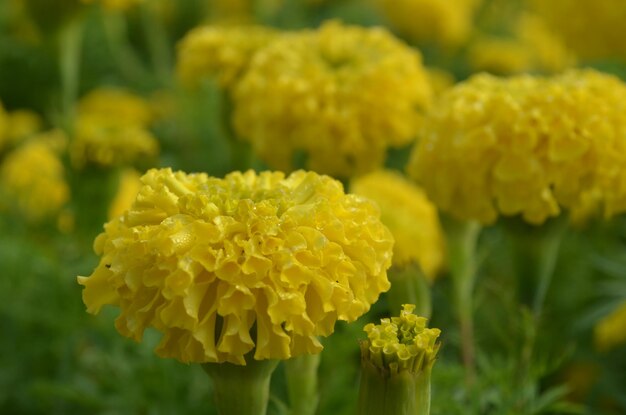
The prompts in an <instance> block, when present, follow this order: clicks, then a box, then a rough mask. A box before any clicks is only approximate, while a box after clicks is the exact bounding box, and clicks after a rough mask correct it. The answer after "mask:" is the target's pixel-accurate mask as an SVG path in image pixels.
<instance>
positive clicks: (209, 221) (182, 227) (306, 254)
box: [78, 169, 393, 364]
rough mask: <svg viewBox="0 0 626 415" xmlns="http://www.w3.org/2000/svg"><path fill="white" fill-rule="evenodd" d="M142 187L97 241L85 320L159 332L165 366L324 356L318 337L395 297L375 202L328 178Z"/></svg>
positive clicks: (156, 175) (182, 181)
mask: <svg viewBox="0 0 626 415" xmlns="http://www.w3.org/2000/svg"><path fill="white" fill-rule="evenodd" d="M141 182H142V187H141V189H140V191H139V194H138V196H137V199H136V200H135V203H134V204H133V206H132V207H131V209H130V210H128V211H127V212H126V213H125V214H124V215H122V216H120V217H118V218H115V219H113V220H112V221H110V222H109V223H107V224H106V225H105V231H104V233H102V234H101V235H100V236H98V237H97V238H96V241H95V243H94V248H95V251H96V253H98V254H99V255H101V256H102V258H101V261H100V264H99V265H98V267H97V268H96V270H95V271H94V272H93V274H92V275H91V276H89V277H79V278H78V281H79V283H80V284H82V285H84V286H85V289H84V291H83V300H84V302H85V304H86V305H87V311H89V312H91V313H97V312H98V311H99V310H100V308H101V307H102V306H103V305H105V304H114V305H117V306H119V307H120V309H121V314H120V316H119V317H118V319H117V321H116V327H117V329H118V331H119V332H120V333H121V334H122V335H124V336H127V337H131V338H133V339H135V340H140V339H141V337H142V335H143V332H144V329H145V328H146V327H154V328H156V329H157V330H159V331H161V332H162V333H163V334H164V336H163V338H162V340H161V343H160V344H159V346H158V347H157V349H156V352H157V354H158V355H160V356H162V357H173V358H176V359H178V360H180V361H183V362H232V363H235V364H245V360H244V355H246V354H247V353H249V352H251V351H252V350H254V358H255V359H257V360H263V359H287V358H289V357H292V356H297V355H300V354H305V353H318V352H319V351H320V350H321V349H322V346H321V344H320V343H319V341H318V340H317V337H316V336H327V335H329V334H331V333H332V332H333V329H334V324H335V321H336V320H337V319H339V320H346V321H353V320H355V319H356V318H358V317H359V316H360V315H362V314H363V313H365V312H366V311H367V310H368V309H369V307H370V305H371V304H372V303H373V302H375V301H376V300H377V298H378V296H379V294H380V293H381V292H382V291H385V290H387V289H388V288H389V282H388V280H387V276H386V269H387V268H388V267H389V266H390V265H391V249H392V244H393V239H392V237H391V234H390V233H389V230H388V229H387V228H385V227H384V225H382V223H381V222H380V220H379V218H378V210H377V208H376V207H375V205H374V204H373V203H372V202H370V201H368V200H367V199H364V198H361V197H359V196H355V195H345V194H344V193H343V189H342V186H341V184H340V183H339V182H338V181H335V180H333V179H331V178H330V177H327V176H320V175H317V174H316V173H313V172H304V171H297V172H295V173H293V174H291V175H289V176H288V177H285V176H284V174H283V173H278V172H275V173H274V172H263V173H260V174H258V175H257V174H256V173H254V172H253V171H248V172H246V173H240V172H235V173H231V174H229V175H228V176H226V177H225V178H224V179H217V178H212V177H209V176H207V175H206V174H185V173H183V172H176V173H173V172H172V171H171V170H170V169H162V170H156V169H153V170H150V171H148V173H146V174H145V175H144V176H143V177H142V178H141ZM253 326H254V327H255V330H253V331H252V332H253V333H256V334H251V329H252V328H253ZM216 330H217V331H216ZM252 336H255V338H253V337H252Z"/></svg>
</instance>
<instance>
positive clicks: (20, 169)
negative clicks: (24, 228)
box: [0, 132, 70, 221]
mask: <svg viewBox="0 0 626 415" xmlns="http://www.w3.org/2000/svg"><path fill="white" fill-rule="evenodd" d="M56 134H61V133H60V132H57V133H56ZM0 189H1V190H2V191H1V192H0V193H2V194H4V198H6V199H8V200H12V201H13V203H15V205H16V207H17V208H18V209H19V210H20V211H21V212H22V213H23V215H24V216H25V217H26V218H28V219H29V220H32V221H40V220H43V219H45V218H49V217H51V216H53V215H55V214H57V213H58V212H59V210H60V209H61V208H62V207H63V206H64V205H65V203H66V202H67V201H68V200H69V197H70V189H69V186H68V184H67V182H66V180H65V169H64V167H63V163H62V162H61V160H60V159H59V156H58V155H57V153H56V152H55V151H54V148H53V146H51V145H50V143H49V142H48V141H47V139H46V136H42V138H38V137H34V138H33V139H32V140H30V141H29V142H28V143H26V144H24V145H22V146H21V147H18V148H17V149H15V150H14V151H12V152H11V153H10V154H9V155H7V157H6V158H5V159H4V161H3V163H2V165H1V166H0Z"/></svg>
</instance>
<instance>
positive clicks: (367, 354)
mask: <svg viewBox="0 0 626 415" xmlns="http://www.w3.org/2000/svg"><path fill="white" fill-rule="evenodd" d="M414 309H415V306H413V305H411V304H405V305H404V306H403V310H402V311H401V312H400V317H391V319H389V318H383V319H381V320H380V324H378V325H374V324H372V323H370V324H368V325H366V326H365V327H364V328H363V330H364V331H365V332H366V333H367V340H364V341H363V342H362V343H361V356H362V357H361V358H362V360H366V361H368V362H371V363H372V364H374V365H375V366H376V367H377V368H378V369H379V370H380V371H382V372H385V373H389V371H391V375H392V376H393V375H397V373H398V372H403V371H410V372H411V373H419V372H421V371H424V370H430V369H431V368H432V366H433V365H434V364H435V359H436V357H437V352H438V351H439V346H440V345H441V344H440V343H437V338H438V337H439V335H440V334H441V330H439V329H431V328H427V327H426V321H427V320H426V318H424V317H418V316H417V315H415V314H413V310H414Z"/></svg>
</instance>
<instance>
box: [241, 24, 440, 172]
mask: <svg viewBox="0 0 626 415" xmlns="http://www.w3.org/2000/svg"><path fill="white" fill-rule="evenodd" d="M430 95H431V90H430V85H429V83H428V81H427V78H426V73H425V70H424V68H423V66H422V63H421V56H420V54H419V52H418V51H416V50H413V49H411V48H409V47H407V46H406V45H404V44H403V43H401V42H400V41H398V40H397V39H395V38H394V37H393V36H391V35H390V34H389V33H388V32H387V31H386V30H384V29H382V28H362V27H356V26H344V25H342V24H340V23H338V22H336V21H332V22H328V23H326V24H324V25H323V26H322V27H321V28H320V29H318V30H317V31H302V32H297V33H291V34H285V35H283V36H281V37H280V38H278V39H276V40H274V41H273V42H272V43H270V44H269V45H268V46H266V47H265V48H263V49H261V50H259V51H258V52H257V53H256V55H255V57H254V59H253V60H252V62H251V64H250V67H249V69H248V71H247V72H246V73H245V75H244V77H243V78H242V79H241V81H240V82H239V83H238V84H237V86H236V88H235V90H234V95H233V98H234V110H235V113H234V123H235V129H236V131H237V133H238V135H239V136H241V137H243V138H244V139H246V140H249V141H250V142H251V143H252V145H253V147H254V149H255V150H256V152H257V154H258V155H259V156H260V157H261V158H262V159H263V160H264V161H266V162H267V163H268V164H269V165H270V166H272V167H274V168H277V169H280V170H291V169H293V164H292V162H293V159H294V157H295V156H297V155H298V154H299V153H305V154H306V156H307V160H306V162H307V164H306V165H307V167H308V168H310V169H312V170H315V171H319V172H323V173H326V174H331V175H335V176H343V177H349V176H352V175H355V174H359V173H364V172H367V171H371V170H373V169H375V168H376V167H378V166H380V165H381V164H382V162H383V160H384V158H385V152H386V150H387V147H389V146H402V145H406V144H408V143H409V142H410V141H411V140H412V139H413V138H414V137H415V135H416V130H417V128H418V125H419V121H420V119H421V118H420V117H421V115H420V113H419V112H418V110H419V109H423V108H425V107H426V106H427V105H428V104H429V102H430Z"/></svg>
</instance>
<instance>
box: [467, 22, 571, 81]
mask: <svg viewBox="0 0 626 415" xmlns="http://www.w3.org/2000/svg"><path fill="white" fill-rule="evenodd" d="M514 26H515V28H514V32H513V33H512V34H511V36H510V37H508V38H507V37H495V36H479V37H477V39H476V40H475V41H474V42H473V43H472V44H471V46H470V47H469V50H468V61H469V63H470V65H471V66H472V68H474V70H476V71H487V72H491V73H493V74H499V75H508V74H516V73H522V72H527V71H539V72H542V73H555V72H561V71H563V70H565V69H568V68H571V67H572V66H574V64H575V63H576V58H575V56H574V54H573V52H572V51H571V50H570V49H568V48H567V47H566V46H565V44H563V42H562V41H561V40H560V38H558V37H557V36H556V35H555V34H554V33H553V32H552V31H551V30H550V29H549V28H548V27H547V26H546V25H545V23H544V22H543V20H541V19H540V18H539V17H538V16H535V15H531V14H529V13H522V14H521V15H520V16H517V22H516V23H515V24H514Z"/></svg>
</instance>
